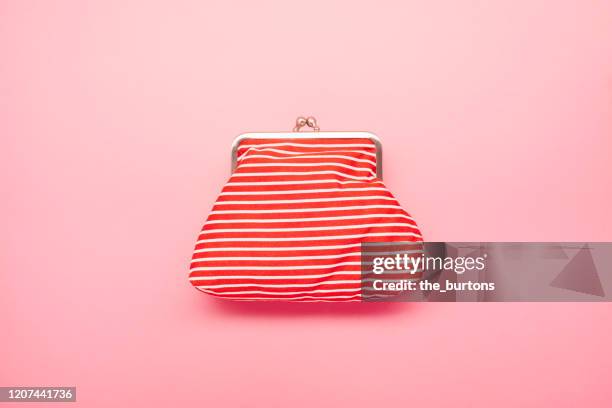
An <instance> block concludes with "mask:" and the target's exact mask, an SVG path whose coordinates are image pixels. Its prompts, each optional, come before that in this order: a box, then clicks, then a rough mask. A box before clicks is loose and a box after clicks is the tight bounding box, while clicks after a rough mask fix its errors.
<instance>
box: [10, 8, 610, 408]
mask: <svg viewBox="0 0 612 408" xmlns="http://www.w3.org/2000/svg"><path fill="white" fill-rule="evenodd" d="M611 21H612V3H611V2H609V1H604V0H600V1H596V0H592V1H579V0H574V1H558V0H531V1H510V0H497V1H490V2H487V1H452V0H434V1H404V2H399V1H397V2H392V1H385V0H380V1H376V2H356V1H323V0H317V1H309V2H287V1H263V2H246V1H243V2H241V3H240V4H236V3H234V2H227V1H215V2H213V1H180V0H177V1H172V2H170V1H166V2H162V1H151V0H148V1H97V2H93V1H87V2H85V1H77V0H75V1H28V0H24V1H8V0H2V1H0V51H1V54H0V137H1V141H2V145H1V146H0V177H1V180H0V181H1V184H0V185H1V186H2V200H1V204H0V205H1V206H2V211H1V212H0V225H2V231H3V233H2V234H1V237H0V251H1V253H0V272H1V273H0V290H1V295H0V342H1V346H2V347H1V349H0V385H5V386H6V385H76V386H77V387H78V399H79V403H80V404H81V405H83V406H91V407H95V406H100V407H108V406H118V405H119V404H116V403H115V401H117V400H118V399H120V400H121V401H122V402H123V403H124V404H125V405H127V404H128V403H129V404H131V406H136V404H138V406H145V404H147V405H148V406H160V407H161V406H171V404H173V405H174V406H183V407H185V406H213V407H214V406H258V405H259V406H262V405H263V404H264V401H265V404H266V405H267V406H273V407H286V406H298V407H299V406H316V404H317V402H318V401H321V400H322V399H323V400H325V401H326V402H328V403H332V404H334V405H335V406H349V405H350V406H404V407H406V406H414V407H428V406H441V405H443V404H444V405H447V404H451V405H453V406H458V407H464V406H465V407H467V406H487V407H493V406H495V407H516V406H524V407H540V406H542V405H541V404H543V403H544V402H545V401H547V402H548V403H547V404H546V405H548V406H551V405H553V404H554V406H556V407H575V406H589V407H603V406H610V401H611V398H612V391H611V388H610V376H609V375H610V370H611V369H612V353H611V352H610V348H609V346H610V344H611V343H612V329H611V323H610V321H611V318H612V306H611V305H610V304H527V303H525V304H414V305H410V304H374V305H372V304H365V305H361V304H347V305H327V304H326V305H283V306H279V305H269V304H265V305H261V304H260V305H247V304H229V303H222V302H217V301H214V300H213V299H211V298H209V297H207V296H205V295H203V294H199V293H197V292H196V291H195V290H194V289H192V288H191V287H190V285H189V284H188V282H187V268H188V263H189V258H190V255H191V251H192V247H193V244H194V242H195V238H196V235H197V233H198V232H199V229H200V227H201V224H202V222H203V220H204V218H205V216H206V213H207V211H208V210H209V208H210V206H211V204H212V203H213V201H214V200H215V198H216V194H217V192H218V190H219V189H220V187H221V185H222V183H223V182H224V179H225V178H226V177H227V175H228V170H229V148H230V144H231V141H232V139H233V138H234V136H236V135H237V134H239V133H242V132H245V131H265V130H287V129H289V128H290V127H291V125H292V122H293V120H294V118H295V117H296V116H297V115H298V114H313V115H316V116H317V118H318V119H319V122H320V124H321V126H322V128H323V129H324V130H369V131H372V132H374V133H377V134H378V135H379V136H380V137H381V139H382V140H383V143H384V147H385V149H386V150H385V180H386V182H387V184H388V186H389V187H390V188H391V189H392V191H393V192H394V193H395V194H396V196H397V197H398V198H399V200H400V201H401V202H402V203H403V204H404V205H405V206H406V208H407V209H408V210H409V211H410V212H411V213H412V214H413V215H414V217H416V219H417V220H418V221H419V222H420V225H421V227H422V231H423V233H424V235H425V237H426V238H427V239H429V240H464V241H468V240H479V241H482V240H525V241H529V240H558V241H563V240H593V241H595V240H608V241H610V240H612V214H611V212H610V202H611V198H612V180H611V179H612V176H611V174H612V171H611V170H612V164H611V163H610V153H611V152H612V24H611V23H610V22H611Z"/></svg>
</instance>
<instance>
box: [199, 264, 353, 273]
mask: <svg viewBox="0 0 612 408" xmlns="http://www.w3.org/2000/svg"><path fill="white" fill-rule="evenodd" d="M339 266H361V262H338V263H335V264H330V265H299V266H252V265H247V266H198V267H195V268H191V270H190V272H202V271H299V270H306V269H325V268H337V267H339Z"/></svg>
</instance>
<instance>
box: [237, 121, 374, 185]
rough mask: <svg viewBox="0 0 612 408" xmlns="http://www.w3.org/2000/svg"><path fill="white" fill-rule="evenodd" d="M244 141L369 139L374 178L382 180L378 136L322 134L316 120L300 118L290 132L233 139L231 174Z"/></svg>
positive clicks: (371, 134) (264, 133) (261, 133)
mask: <svg viewBox="0 0 612 408" xmlns="http://www.w3.org/2000/svg"><path fill="white" fill-rule="evenodd" d="M304 126H308V127H309V128H311V129H313V131H312V132H300V129H301V128H303V127H304ZM246 139H369V140H371V141H372V142H373V143H374V146H375V147H376V177H378V178H379V179H380V180H382V178H383V156H382V143H381V142H380V139H379V138H378V136H376V135H375V134H374V133H370V132H322V131H320V130H319V126H318V124H317V120H316V119H315V118H314V117H312V116H309V117H308V118H304V117H303V116H300V117H298V118H297V120H296V122H295V127H294V128H293V131H292V132H257V133H243V134H241V135H239V136H238V137H236V138H235V139H234V142H233V143H232V169H231V170H232V173H233V172H234V170H235V169H236V166H237V165H238V146H239V145H240V142H242V141H243V140H246Z"/></svg>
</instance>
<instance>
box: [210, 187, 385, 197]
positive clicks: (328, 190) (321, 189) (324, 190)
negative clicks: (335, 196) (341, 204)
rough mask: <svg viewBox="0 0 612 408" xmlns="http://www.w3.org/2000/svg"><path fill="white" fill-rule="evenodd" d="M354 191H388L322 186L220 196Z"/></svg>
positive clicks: (235, 192)
mask: <svg viewBox="0 0 612 408" xmlns="http://www.w3.org/2000/svg"><path fill="white" fill-rule="evenodd" d="M354 191H388V190H387V189H386V188H384V187H366V188H320V189H314V190H280V191H278V190H274V191H231V192H222V193H221V194H219V196H241V195H261V194H265V195H277V194H312V193H335V192H342V193H344V192H354Z"/></svg>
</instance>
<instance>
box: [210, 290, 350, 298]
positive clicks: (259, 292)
mask: <svg viewBox="0 0 612 408" xmlns="http://www.w3.org/2000/svg"><path fill="white" fill-rule="evenodd" d="M201 290H202V291H203V292H206V293H214V294H217V295H276V296H278V295H308V294H311V293H346V292H361V288H354V289H314V290H309V291H307V292H305V291H299V292H267V291H265V290H245V291H238V292H217V291H214V290H208V289H201Z"/></svg>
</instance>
